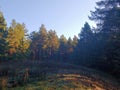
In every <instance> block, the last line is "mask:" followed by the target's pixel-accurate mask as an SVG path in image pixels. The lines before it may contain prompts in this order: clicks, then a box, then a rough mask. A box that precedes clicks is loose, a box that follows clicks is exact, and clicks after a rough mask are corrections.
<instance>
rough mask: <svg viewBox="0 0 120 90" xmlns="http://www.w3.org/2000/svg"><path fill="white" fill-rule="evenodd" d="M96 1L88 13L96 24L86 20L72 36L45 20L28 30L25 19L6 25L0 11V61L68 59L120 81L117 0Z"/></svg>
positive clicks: (119, 18)
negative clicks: (61, 31) (51, 25)
mask: <svg viewBox="0 0 120 90" xmlns="http://www.w3.org/2000/svg"><path fill="white" fill-rule="evenodd" d="M96 5H97V7H96V8H95V10H94V11H91V12H90V13H91V15H90V16H88V18H89V19H90V20H92V21H94V22H95V23H96V27H91V26H90V25H89V23H88V22H85V24H84V26H83V27H82V28H81V30H80V31H81V32H79V34H78V36H77V35H75V36H74V37H73V38H71V37H69V38H66V37H65V36H64V35H61V36H60V37H59V36H58V35H57V33H56V31H55V30H52V29H50V30H47V28H46V27H45V25H44V24H42V25H41V26H40V28H39V30H38V31H35V30H34V31H33V32H31V33H28V30H27V29H26V26H25V24H24V23H19V22H17V21H15V20H14V19H13V20H12V21H11V25H10V26H9V27H8V26H7V22H6V20H5V18H4V15H3V13H2V11H1V12H0V63H7V62H10V63H11V61H12V62H14V61H15V62H19V63H20V61H23V60H25V61H26V60H27V61H28V62H29V61H30V62H31V61H33V62H34V61H40V62H48V64H49V62H54V63H69V64H73V65H77V66H82V67H86V68H90V69H95V70H98V71H101V72H104V73H107V74H109V75H111V76H112V77H114V78H116V79H118V81H120V1H119V0H101V1H98V2H97V3H96ZM13 18H14V17H13ZM41 90H42V89H41ZM45 90H46V89H45ZM47 90H48V89H47ZM52 90H54V89H52ZM55 90H57V89H55ZM60 90H62V89H60ZM100 90H102V89H100ZM108 90H109V89H108ZM111 90H112V89H111ZM114 90H115V89H114Z"/></svg>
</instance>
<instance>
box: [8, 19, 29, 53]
mask: <svg viewBox="0 0 120 90" xmlns="http://www.w3.org/2000/svg"><path fill="white" fill-rule="evenodd" d="M6 41H7V42H8V46H9V50H8V52H9V54H10V55H13V54H14V55H19V54H21V53H25V52H26V51H27V49H28V48H29V40H28V39H27V37H26V28H25V25H24V24H20V23H17V22H16V21H15V20H13V21H12V24H11V26H10V27H9V28H8V35H7V39H6Z"/></svg>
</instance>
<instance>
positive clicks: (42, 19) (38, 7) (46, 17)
mask: <svg viewBox="0 0 120 90" xmlns="http://www.w3.org/2000/svg"><path fill="white" fill-rule="evenodd" d="M96 1H98V0H0V10H1V11H2V12H3V14H4V17H5V19H6V21H7V24H8V26H9V25H10V23H11V21H12V19H15V20H16V21H17V22H20V23H23V22H24V23H25V24H26V28H27V29H28V31H29V33H30V32H32V31H38V30H39V27H40V26H41V24H44V25H45V26H46V28H47V30H50V29H52V30H55V31H56V32H57V34H58V35H59V36H60V35H62V34H64V35H65V36H66V37H73V36H74V35H78V33H79V32H80V29H81V27H83V25H84V23H85V22H86V21H87V22H89V24H90V25H91V26H94V25H95V23H94V22H91V21H90V20H89V19H88V15H90V10H94V7H95V5H96V4H95V2H96Z"/></svg>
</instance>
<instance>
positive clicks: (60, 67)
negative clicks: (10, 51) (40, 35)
mask: <svg viewBox="0 0 120 90" xmlns="http://www.w3.org/2000/svg"><path fill="white" fill-rule="evenodd" d="M26 69H27V70H28V82H27V83H24V85H16V86H14V87H8V86H7V85H8V82H9V80H10V78H11V76H10V75H9V73H8V72H12V74H15V73H19V72H24V71H25V70H26ZM42 72H45V73H44V74H41V73H42ZM6 74H7V75H6ZM43 75H44V76H43ZM41 77H42V79H41ZM12 78H14V80H16V81H17V79H15V75H13V77H12ZM22 82H23V81H22ZM2 89H3V90H120V83H119V82H118V81H117V80H116V79H115V78H113V77H112V76H110V75H108V74H105V73H102V72H100V71H96V70H93V69H89V68H85V67H81V66H76V65H72V64H67V63H60V62H57V63H54V62H46V61H44V62H41V61H37V60H36V61H32V60H22V61H8V62H2V63H0V90H2Z"/></svg>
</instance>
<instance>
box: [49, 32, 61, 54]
mask: <svg viewBox="0 0 120 90" xmlns="http://www.w3.org/2000/svg"><path fill="white" fill-rule="evenodd" d="M47 40H48V42H47V49H48V52H49V55H50V56H51V55H52V53H54V52H56V51H58V48H59V45H60V44H59V39H58V36H57V34H56V32H55V31H53V30H50V31H48V39H47Z"/></svg>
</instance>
